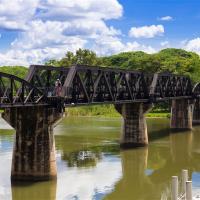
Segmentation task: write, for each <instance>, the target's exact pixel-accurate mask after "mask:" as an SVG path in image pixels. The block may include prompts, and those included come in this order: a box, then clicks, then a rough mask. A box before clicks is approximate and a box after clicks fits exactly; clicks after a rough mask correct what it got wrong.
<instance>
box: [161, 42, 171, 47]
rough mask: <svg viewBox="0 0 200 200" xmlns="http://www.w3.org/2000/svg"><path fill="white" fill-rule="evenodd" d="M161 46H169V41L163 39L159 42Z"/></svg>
mask: <svg viewBox="0 0 200 200" xmlns="http://www.w3.org/2000/svg"><path fill="white" fill-rule="evenodd" d="M160 45H161V46H162V47H169V41H163V42H161V43H160Z"/></svg>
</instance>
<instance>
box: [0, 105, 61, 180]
mask: <svg viewBox="0 0 200 200" xmlns="http://www.w3.org/2000/svg"><path fill="white" fill-rule="evenodd" d="M62 116H63V114H62V113H59V112H58V111H57V110H56V109H55V108H47V107H42V106H36V107H13V108H6V109H5V110H4V113H3V114H2V117H3V118H4V119H5V120H6V121H7V122H8V123H9V124H10V125H11V126H12V127H13V128H14V129H15V130H16V138H15V142H14V149H13V158H12V171H11V179H12V180H13V181H21V180H25V181H37V180H50V179H54V178H56V176H57V170H56V158H55V144H54V135H53V128H54V126H55V125H56V123H57V122H58V121H59V120H60V119H61V118H62Z"/></svg>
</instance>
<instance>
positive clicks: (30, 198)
mask: <svg viewBox="0 0 200 200" xmlns="http://www.w3.org/2000/svg"><path fill="white" fill-rule="evenodd" d="M147 124H148V133H149V146H148V147H145V148H138V149H131V150H121V149H120V148H119V144H118V141H119V138H120V131H121V119H120V118H115V119H109V118H106V119H102V118H91V117H88V118H87V117H65V118H64V119H63V120H62V122H61V123H60V124H59V125H58V126H57V127H56V128H55V130H54V133H55V143H56V160H57V170H58V178H57V181H47V182H36V183H29V184H17V185H16V184H15V185H12V186H11V182H10V172H11V159H12V149H13V140H14V137H15V131H14V130H13V129H12V128H11V127H9V125H7V124H6V122H4V121H3V120H2V119H1V118H0V200H101V199H104V200H167V199H170V181H171V176H173V175H180V173H181V170H182V169H188V170H189V175H190V177H192V180H193V193H194V194H196V195H198V194H200V126H196V127H194V128H193V130H192V131H187V132H177V133H170V129H169V120H168V119H148V120H147Z"/></svg>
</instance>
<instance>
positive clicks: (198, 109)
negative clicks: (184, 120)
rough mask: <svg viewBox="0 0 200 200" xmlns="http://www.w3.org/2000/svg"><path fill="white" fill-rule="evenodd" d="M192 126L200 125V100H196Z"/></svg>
mask: <svg viewBox="0 0 200 200" xmlns="http://www.w3.org/2000/svg"><path fill="white" fill-rule="evenodd" d="M192 124H193V125H200V100H199V99H196V100H195V103H194V109H193V120H192Z"/></svg>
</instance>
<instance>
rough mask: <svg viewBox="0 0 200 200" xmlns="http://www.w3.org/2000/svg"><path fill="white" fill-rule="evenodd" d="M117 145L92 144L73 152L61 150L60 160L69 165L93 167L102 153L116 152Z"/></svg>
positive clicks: (117, 150) (117, 151)
mask: <svg viewBox="0 0 200 200" xmlns="http://www.w3.org/2000/svg"><path fill="white" fill-rule="evenodd" d="M118 153H119V147H118V146H117V145H107V146H94V147H88V148H84V149H82V150H79V151H74V152H62V160H66V161H67V165H68V166H69V167H95V166H96V164H97V163H98V162H99V161H100V160H101V159H102V156H103V155H104V154H113V155H114V154H118Z"/></svg>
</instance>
